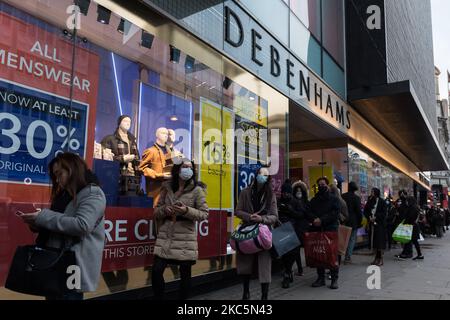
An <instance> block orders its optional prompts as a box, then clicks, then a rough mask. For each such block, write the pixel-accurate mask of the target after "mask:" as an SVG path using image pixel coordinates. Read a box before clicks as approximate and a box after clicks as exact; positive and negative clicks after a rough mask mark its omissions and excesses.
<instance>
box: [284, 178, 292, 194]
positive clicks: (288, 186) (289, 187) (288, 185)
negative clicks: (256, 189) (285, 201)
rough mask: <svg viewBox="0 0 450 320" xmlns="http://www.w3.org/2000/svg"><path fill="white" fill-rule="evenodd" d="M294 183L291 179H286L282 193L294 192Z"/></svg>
mask: <svg viewBox="0 0 450 320" xmlns="http://www.w3.org/2000/svg"><path fill="white" fill-rule="evenodd" d="M292 192H293V190H292V184H291V181H290V180H286V181H285V182H284V183H283V185H282V186H281V193H292Z"/></svg>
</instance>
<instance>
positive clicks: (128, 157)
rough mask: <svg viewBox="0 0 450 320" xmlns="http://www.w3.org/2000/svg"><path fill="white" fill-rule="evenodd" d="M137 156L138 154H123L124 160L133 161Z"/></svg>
mask: <svg viewBox="0 0 450 320" xmlns="http://www.w3.org/2000/svg"><path fill="white" fill-rule="evenodd" d="M135 158H136V156H135V155H134V154H126V155H124V156H123V160H125V162H130V161H133V160H134V159H135Z"/></svg>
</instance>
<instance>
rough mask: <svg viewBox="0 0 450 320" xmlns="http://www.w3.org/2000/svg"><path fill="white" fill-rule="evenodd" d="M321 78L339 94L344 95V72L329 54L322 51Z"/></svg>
mask: <svg viewBox="0 0 450 320" xmlns="http://www.w3.org/2000/svg"><path fill="white" fill-rule="evenodd" d="M323 79H324V80H325V81H326V82H327V83H328V84H329V85H330V86H331V87H332V88H333V89H334V90H335V91H336V92H337V93H338V94H339V95H340V96H341V97H345V74H344V71H343V70H342V69H341V68H340V67H339V66H338V65H337V64H336V62H334V60H333V59H332V58H331V57H330V55H329V54H328V53H327V52H325V51H323Z"/></svg>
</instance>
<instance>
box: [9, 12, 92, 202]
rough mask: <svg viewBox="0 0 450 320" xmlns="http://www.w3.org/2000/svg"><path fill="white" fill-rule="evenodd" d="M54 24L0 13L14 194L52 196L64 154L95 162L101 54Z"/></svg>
mask: <svg viewBox="0 0 450 320" xmlns="http://www.w3.org/2000/svg"><path fill="white" fill-rule="evenodd" d="M49 30H52V29H44V28H41V27H40V26H38V25H35V24H33V23H30V22H28V21H24V20H21V19H19V18H17V17H14V16H11V15H9V14H6V13H4V12H0V156H1V162H0V185H1V184H3V183H8V184H9V185H8V187H7V194H6V196H8V197H11V198H12V199H13V200H19V201H22V200H29V201H42V200H44V199H43V198H42V197H44V198H45V200H48V196H49V195H48V183H49V179H48V173H47V164H48V163H49V162H50V161H51V160H52V159H53V158H54V157H55V155H57V154H58V153H59V152H62V151H70V152H74V153H78V154H79V155H80V156H82V157H83V158H85V159H86V161H87V162H88V164H89V165H91V164H92V158H93V151H94V133H95V111H96V103H97V94H98V77H99V68H100V63H99V62H100V61H99V57H98V55H97V54H96V53H94V52H91V51H90V50H88V49H86V48H83V47H82V46H80V45H78V44H76V45H75V47H74V44H73V43H72V42H71V41H69V40H68V39H65V38H64V37H61V35H60V33H57V34H55V33H54V32H51V31H49ZM74 51H75V55H73V53H74ZM72 66H73V67H74V69H73V70H72ZM71 98H72V102H71V101H70V99H71ZM43 184H45V185H46V186H47V187H46V188H45V189H44V187H43V186H42V185H43ZM24 186H26V187H27V190H28V192H27V193H26V197H27V198H24V197H25V193H24V192H23V187H24Z"/></svg>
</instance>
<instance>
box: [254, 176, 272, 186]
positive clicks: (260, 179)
mask: <svg viewBox="0 0 450 320" xmlns="http://www.w3.org/2000/svg"><path fill="white" fill-rule="evenodd" d="M268 179H269V177H268V176H263V175H261V174H259V175H258V176H257V177H256V181H257V182H258V183H259V184H264V183H266V182H267V180H268Z"/></svg>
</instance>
